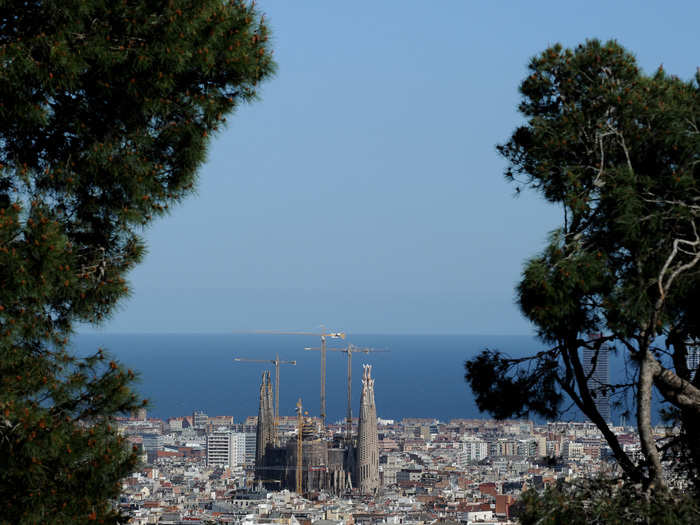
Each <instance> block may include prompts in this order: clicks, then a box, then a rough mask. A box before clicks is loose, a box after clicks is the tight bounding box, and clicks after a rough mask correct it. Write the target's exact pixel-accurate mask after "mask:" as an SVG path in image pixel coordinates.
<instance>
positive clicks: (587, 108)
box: [466, 40, 700, 487]
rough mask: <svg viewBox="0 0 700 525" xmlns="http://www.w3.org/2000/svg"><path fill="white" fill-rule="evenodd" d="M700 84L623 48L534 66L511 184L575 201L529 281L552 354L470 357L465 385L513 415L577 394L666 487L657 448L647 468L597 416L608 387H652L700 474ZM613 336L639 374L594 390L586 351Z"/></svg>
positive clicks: (635, 474)
mask: <svg viewBox="0 0 700 525" xmlns="http://www.w3.org/2000/svg"><path fill="white" fill-rule="evenodd" d="M699 82H700V72H699V73H698V74H697V75H696V78H695V79H694V80H692V81H685V80H681V79H679V78H677V77H674V76H670V75H667V74H666V73H665V72H664V71H663V70H662V68H659V70H658V71H656V72H655V73H654V74H652V75H646V74H644V73H642V72H641V71H640V70H639V69H638V67H637V65H636V62H635V59H634V57H633V56H632V55H631V54H630V53H629V52H627V51H626V50H625V49H624V48H622V47H621V46H620V45H618V44H617V43H616V42H607V43H601V42H599V41H597V40H591V41H587V42H586V43H585V44H582V45H580V46H578V47H577V48H576V49H564V48H562V47H561V46H559V45H555V46H552V47H551V48H549V49H547V50H545V51H544V52H543V53H542V54H540V55H538V56H536V57H534V58H533V59H532V60H531V61H530V64H529V75H528V76H527V77H526V78H525V79H524V80H523V82H522V84H521V85H520V92H521V94H522V102H521V104H520V106H519V109H520V112H521V113H522V115H523V116H524V117H525V119H526V122H525V123H524V124H523V125H522V126H520V127H519V128H517V129H516V130H515V132H514V133H513V134H512V136H511V138H510V140H509V141H508V142H506V143H505V144H502V145H500V146H498V150H499V152H500V153H501V154H502V155H503V156H504V157H505V158H506V160H507V161H508V167H507V169H506V173H505V175H506V178H507V179H508V180H509V181H512V182H515V183H516V184H519V185H523V186H527V187H530V188H532V189H534V190H536V191H537V192H540V193H541V194H542V195H543V197H544V198H545V199H547V200H548V201H550V202H552V203H556V204H558V205H560V206H561V207H562V210H563V221H562V222H563V223H562V225H561V226H560V227H559V228H558V229H557V230H556V231H554V232H553V233H552V235H551V238H550V241H549V244H548V246H547V247H546V248H545V249H544V250H543V252H542V253H541V254H538V255H536V256H535V257H533V258H531V259H529V260H528V261H526V263H525V266H524V270H523V275H522V279H521V281H520V283H519V285H518V287H517V297H518V303H519V305H520V308H521V310H522V312H523V313H524V315H525V316H526V317H527V318H528V319H529V320H530V321H532V322H533V324H534V325H535V327H536V329H537V332H538V335H539V336H540V338H541V340H542V341H544V342H545V343H547V344H548V345H549V349H548V350H546V351H543V352H540V353H538V354H536V355H533V356H530V357H529V358H526V359H509V358H506V357H504V356H502V355H501V354H499V353H497V352H485V353H483V354H481V355H480V356H478V357H476V358H474V359H472V360H470V361H468V362H467V363H466V370H467V375H466V379H467V381H468V382H469V383H470V386H471V387H472V390H473V391H474V393H475V396H476V399H477V403H479V407H480V408H481V409H483V410H488V411H489V412H491V413H492V414H494V415H496V416H497V417H502V418H503V417H509V416H522V415H523V414H525V413H527V412H534V413H538V414H541V415H545V416H547V417H552V416H553V414H555V413H556V411H557V407H558V406H560V405H559V403H558V402H559V396H560V394H561V395H564V394H565V395H566V396H568V397H569V398H570V399H571V400H572V401H573V402H574V404H575V405H576V406H577V407H578V409H579V410H581V411H582V412H583V413H584V414H585V415H586V416H588V417H589V418H590V419H591V420H592V421H593V422H594V423H596V424H597V425H598V426H599V428H600V429H601V431H602V432H603V434H604V436H605V437H606V439H607V440H608V443H609V445H610V446H611V448H612V450H613V454H614V455H615V457H616V459H617V460H618V462H619V463H620V465H621V466H622V468H623V471H624V472H625V475H626V476H627V477H628V478H631V479H633V480H635V481H644V482H650V481H651V479H652V478H653V479H654V480H655V482H658V481H659V479H660V478H659V476H658V475H657V474H658V473H654V472H651V471H647V465H652V466H653V467H654V469H656V470H658V468H657V467H656V466H654V465H653V461H652V460H653V459H654V458H653V456H654V449H653V447H651V446H647V448H646V449H644V450H643V452H644V453H645V455H646V456H647V457H646V458H645V460H646V465H644V464H641V465H634V464H633V463H632V461H631V459H630V458H629V457H628V456H627V454H626V453H625V452H624V451H623V450H622V447H620V445H619V443H618V442H617V438H616V437H615V436H614V434H613V433H612V432H610V429H609V428H608V425H607V422H606V421H604V420H603V418H602V417H601V415H600V413H599V412H598V410H597V408H596V406H595V399H596V397H597V396H599V395H603V394H615V395H620V396H624V395H626V392H627V391H632V390H634V389H636V390H637V392H638V393H639V392H642V393H648V392H649V390H650V388H651V385H652V384H653V385H654V386H655V387H656V388H657V389H658V391H659V392H660V393H661V395H662V396H663V397H664V399H665V400H666V401H667V402H668V403H669V404H670V405H672V406H673V407H675V409H676V410H675V412H674V413H675V414H676V417H677V421H680V422H681V424H682V426H683V431H682V432H681V436H680V439H679V440H677V441H678V443H677V445H679V446H680V445H681V444H683V443H684V444H683V445H682V447H681V448H682V453H681V452H680V451H679V450H678V448H677V447H676V448H674V447H669V448H668V451H673V450H675V451H676V454H677V455H676V456H675V457H676V458H677V457H681V456H682V457H683V458H684V462H685V463H684V465H685V467H686V472H687V473H688V472H698V471H699V469H698V467H700V450H698V445H697V443H700V427H699V426H698V425H697V424H694V423H693V422H694V421H698V420H700V374H697V375H696V376H695V380H694V381H691V376H690V374H689V371H688V370H687V367H686V366H685V356H686V352H687V347H688V344H692V343H693V342H696V343H697V342H698V341H700V324H699V322H700V321H699V319H700V315H698V314H699V313H700V310H698V308H699V307H698V301H697V297H698V291H699V290H700V235H699V234H700V86H699ZM660 340H662V341H664V342H665V346H663V347H660V346H658V342H659V341H660ZM604 344H605V345H614V346H615V348H617V349H618V350H622V355H623V357H624V358H625V359H627V361H628V362H629V364H630V370H631V371H632V374H631V377H628V378H613V380H612V383H613V384H611V385H604V386H597V387H589V385H588V381H587V379H588V376H587V373H586V371H585V370H584V363H583V360H582V351H583V349H586V348H588V349H590V350H593V351H599V349H600V348H601V346H602V345H604ZM642 365H643V366H642ZM642 368H643V369H644V373H642ZM642 377H644V378H646V379H645V380H644V384H645V385H647V386H644V387H642V386H640V385H642V379H641V378H642ZM543 389H547V390H549V392H547V393H543V391H542V390H543ZM681 394H682V395H681ZM644 395H646V394H644ZM649 396H650V394H649ZM637 399H638V400H640V399H641V400H642V402H641V404H638V405H637V408H636V409H637V411H638V415H641V416H643V417H642V423H640V427H639V430H640V435H642V434H643V435H645V436H647V437H649V436H650V435H651V429H650V417H648V412H649V409H650V408H649V406H650V402H649V401H648V397H644V396H642V397H638V398H637ZM650 440H653V437H652V438H650ZM650 440H648V441H646V442H645V443H649V442H650ZM644 446H646V445H644ZM690 478H691V480H692V479H695V480H697V477H696V476H693V475H691V476H690ZM698 486H699V487H700V485H698Z"/></svg>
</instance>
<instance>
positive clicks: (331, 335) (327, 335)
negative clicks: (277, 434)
mask: <svg viewBox="0 0 700 525" xmlns="http://www.w3.org/2000/svg"><path fill="white" fill-rule="evenodd" d="M321 328H322V331H321V332H284V331H280V330H258V331H254V332H250V333H253V334H278V335H311V336H314V337H320V338H321V413H320V417H321V428H325V427H326V339H345V332H329V331H327V330H325V328H324V327H321Z"/></svg>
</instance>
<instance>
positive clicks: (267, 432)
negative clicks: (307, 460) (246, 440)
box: [255, 370, 275, 479]
mask: <svg viewBox="0 0 700 525" xmlns="http://www.w3.org/2000/svg"><path fill="white" fill-rule="evenodd" d="M274 434H275V421H274V411H273V404H272V381H271V380H270V372H269V371H267V370H266V371H264V372H263V375H262V382H261V384H260V405H259V407H258V426H257V430H256V433H255V468H256V476H257V478H258V479H264V478H265V476H264V475H263V473H262V470H261V469H262V468H263V467H264V466H265V453H266V452H267V448H268V446H274V445H275V440H274Z"/></svg>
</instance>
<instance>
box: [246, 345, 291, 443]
mask: <svg viewBox="0 0 700 525" xmlns="http://www.w3.org/2000/svg"><path fill="white" fill-rule="evenodd" d="M234 361H238V362H241V363H272V364H273V365H275V414H274V416H275V444H277V443H278V435H277V429H278V427H279V415H280V365H295V366H296V364H297V362H296V361H281V360H280V355H279V354H275V358H274V359H247V358H245V357H236V358H234Z"/></svg>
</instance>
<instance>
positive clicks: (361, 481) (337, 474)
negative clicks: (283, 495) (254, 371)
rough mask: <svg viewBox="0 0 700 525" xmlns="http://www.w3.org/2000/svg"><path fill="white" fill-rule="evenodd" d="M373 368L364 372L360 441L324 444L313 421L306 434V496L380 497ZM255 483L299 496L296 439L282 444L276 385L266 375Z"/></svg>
mask: <svg viewBox="0 0 700 525" xmlns="http://www.w3.org/2000/svg"><path fill="white" fill-rule="evenodd" d="M371 374H372V367H371V366H370V365H364V366H363V373H362V395H361V398H360V417H359V426H358V433H357V436H340V435H338V436H334V437H333V439H325V438H324V437H323V436H322V435H321V433H320V432H319V429H318V428H317V427H316V425H315V423H313V422H312V421H311V420H310V419H308V418H305V419H304V423H303V425H302V428H301V433H302V442H301V455H302V461H301V465H302V492H304V493H307V492H313V491H320V490H324V491H327V492H331V493H334V494H343V493H345V492H348V491H350V490H352V489H353V488H357V489H359V491H360V493H362V494H375V493H376V492H377V490H378V489H379V447H378V436H377V408H376V406H375V404H374V379H372V376H371ZM256 438H257V439H256V444H257V449H256V455H255V478H256V480H257V481H258V482H260V483H262V484H263V485H264V486H265V487H266V488H270V489H283V488H287V489H289V490H296V475H297V469H298V467H297V465H298V462H297V454H298V450H299V443H298V441H297V439H298V438H297V436H294V437H292V438H291V439H289V440H288V442H287V443H286V444H282V443H280V442H278V441H277V439H276V438H277V436H276V432H275V421H274V410H273V403H272V383H271V381H270V373H269V372H264V373H263V376H262V384H261V385H260V407H259V410H258V426H257V435H256Z"/></svg>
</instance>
